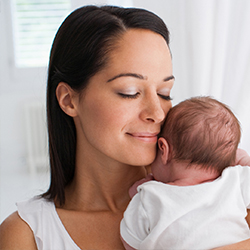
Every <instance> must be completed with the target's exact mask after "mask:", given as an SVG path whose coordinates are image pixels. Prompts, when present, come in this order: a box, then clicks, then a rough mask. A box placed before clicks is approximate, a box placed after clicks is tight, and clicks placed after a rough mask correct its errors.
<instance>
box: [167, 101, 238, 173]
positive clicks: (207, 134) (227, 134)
mask: <svg viewBox="0 0 250 250" xmlns="http://www.w3.org/2000/svg"><path fill="white" fill-rule="evenodd" d="M162 131H163V132H162V136H163V137H164V138H165V139H166V140H167V141H168V143H169V145H170V150H171V157H172V159H174V160H176V161H186V162H187V163H188V166H191V164H194V165H199V166H200V167H201V168H206V169H211V170H215V171H218V172H219V173H221V172H222V171H223V169H224V168H226V167H228V166H230V165H232V164H233V163H234V161H235V157H236V150H237V147H238V144H239V142H240V137H241V128H240V124H239V121H238V119H237V118H236V117H235V115H234V114H233V112H232V111H231V110H230V108H229V107H228V106H226V105H225V104H223V103H221V102H219V101H217V100H215V99H213V98H211V97H193V98H190V99H188V100H185V101H183V102H181V103H179V104H178V105H176V106H174V107H173V108H172V109H171V110H170V111H169V113H168V115H167V118H166V121H165V124H164V127H163V130H162Z"/></svg>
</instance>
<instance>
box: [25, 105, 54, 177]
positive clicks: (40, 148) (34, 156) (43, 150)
mask: <svg viewBox="0 0 250 250" xmlns="http://www.w3.org/2000/svg"><path fill="white" fill-rule="evenodd" d="M24 118H25V130H26V136H25V137H26V163H27V166H28V168H29V171H30V172H31V173H36V172H40V171H45V170H47V169H48V166H49V157H48V135H47V127H46V110H45V105H44V104H43V103H42V102H38V101H36V102H29V103H26V104H25V105H24Z"/></svg>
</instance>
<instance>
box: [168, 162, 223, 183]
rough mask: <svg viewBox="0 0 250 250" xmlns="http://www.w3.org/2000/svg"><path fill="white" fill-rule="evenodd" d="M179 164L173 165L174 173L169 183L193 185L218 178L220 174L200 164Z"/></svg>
mask: <svg viewBox="0 0 250 250" xmlns="http://www.w3.org/2000/svg"><path fill="white" fill-rule="evenodd" d="M176 164H178V166H174V167H173V171H172V174H171V176H170V178H169V182H168V184H170V185H177V186H191V185H197V184H201V183H204V182H211V181H214V180H215V179H217V178H218V177H219V176H220V174H219V173H218V172H216V171H212V170H211V169H204V168H200V167H199V166H197V165H195V166H193V165H191V166H188V167H187V165H186V164H183V163H176Z"/></svg>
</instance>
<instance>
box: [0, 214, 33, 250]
mask: <svg viewBox="0 0 250 250" xmlns="http://www.w3.org/2000/svg"><path fill="white" fill-rule="evenodd" d="M5 249H13V250H15V249H20V250H21V249H37V247H36V243H35V239H34V235H33V232H32V230H31V229H30V227H29V226H28V224H27V223H26V222H25V221H23V220H22V219H21V218H20V216H19V215H18V213H17V212H14V213H13V214H11V215H10V216H9V217H7V218H6V219H5V220H4V221H3V223H2V224H1V225H0V250H5Z"/></svg>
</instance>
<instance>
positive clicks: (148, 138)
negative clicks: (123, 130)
mask: <svg viewBox="0 0 250 250" xmlns="http://www.w3.org/2000/svg"><path fill="white" fill-rule="evenodd" d="M127 134H128V135H130V136H132V137H133V138H135V139H138V140H141V141H144V142H149V143H156V142H157V139H158V134H159V133H148V132H140V133H138V132H137V133H127Z"/></svg>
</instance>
